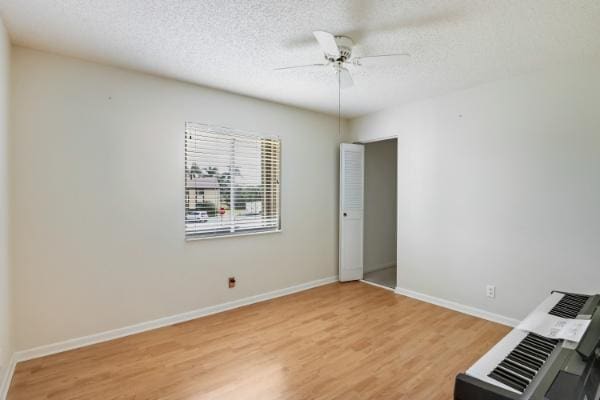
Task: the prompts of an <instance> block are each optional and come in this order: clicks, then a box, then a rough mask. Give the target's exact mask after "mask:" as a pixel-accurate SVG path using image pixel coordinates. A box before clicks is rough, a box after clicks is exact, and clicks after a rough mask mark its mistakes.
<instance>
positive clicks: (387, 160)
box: [363, 139, 398, 289]
mask: <svg viewBox="0 0 600 400" xmlns="http://www.w3.org/2000/svg"><path fill="white" fill-rule="evenodd" d="M364 152H365V154H364V168H365V172H364V174H365V175H364V177H365V178H364V184H365V190H364V225H363V236H364V241H363V268H364V278H363V280H365V281H367V282H368V283H373V284H376V285H379V286H383V287H386V288H391V289H395V288H396V272H397V271H396V251H397V247H398V246H397V242H396V232H397V229H396V227H397V226H396V225H397V218H396V208H397V205H398V200H397V173H398V167H397V166H398V161H397V160H398V159H397V157H398V140H397V139H388V140H381V141H376V142H369V143H366V144H364Z"/></svg>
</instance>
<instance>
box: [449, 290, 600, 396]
mask: <svg viewBox="0 0 600 400" xmlns="http://www.w3.org/2000/svg"><path fill="white" fill-rule="evenodd" d="M599 304H600V295H591V296H590V295H583V294H575V293H565V292H553V294H552V295H551V296H549V297H547V298H546V299H545V300H544V301H543V302H542V303H541V304H540V305H538V307H536V309H535V310H534V312H543V313H548V314H550V315H554V316H557V317H561V318H567V319H575V318H577V319H591V320H592V321H591V322H590V326H589V327H588V329H587V331H586V333H585V334H584V336H583V338H582V339H581V341H580V342H579V343H574V342H569V341H565V340H557V339H549V338H546V337H543V336H540V335H537V334H535V333H530V332H526V331H522V330H520V329H513V330H512V331H511V332H510V333H509V334H508V335H506V336H505V337H504V338H503V339H502V340H500V341H499V342H498V343H497V344H496V345H495V346H494V347H493V348H492V349H491V350H490V351H488V352H487V353H486V354H485V355H484V356H483V357H481V358H480V359H479V360H478V361H477V362H475V364H473V365H472V366H471V368H469V369H468V370H467V371H466V372H465V373H464V374H459V375H458V376H457V377H456V382H455V387H454V399H455V400H599V399H600V390H599V388H600V307H599Z"/></svg>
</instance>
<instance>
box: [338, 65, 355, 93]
mask: <svg viewBox="0 0 600 400" xmlns="http://www.w3.org/2000/svg"><path fill="white" fill-rule="evenodd" d="M338 74H340V76H339V80H340V87H341V88H342V89H347V88H350V87H352V86H354V80H353V79H352V75H350V71H348V70H347V69H346V68H343V67H341V68H340V69H338Z"/></svg>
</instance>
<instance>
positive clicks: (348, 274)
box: [339, 143, 365, 281]
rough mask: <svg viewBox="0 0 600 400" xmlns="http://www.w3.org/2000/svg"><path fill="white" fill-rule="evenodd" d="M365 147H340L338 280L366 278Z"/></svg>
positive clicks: (348, 144)
mask: <svg viewBox="0 0 600 400" xmlns="http://www.w3.org/2000/svg"><path fill="white" fill-rule="evenodd" d="M364 159H365V151H364V146H363V145H360V144H350V143H342V144H341V145H340V243H339V245H340V257H339V262H340V266H339V279H340V280H341V281H352V280H357V279H362V277H363V212H364V210H363V208H364V175H365V174H364Z"/></svg>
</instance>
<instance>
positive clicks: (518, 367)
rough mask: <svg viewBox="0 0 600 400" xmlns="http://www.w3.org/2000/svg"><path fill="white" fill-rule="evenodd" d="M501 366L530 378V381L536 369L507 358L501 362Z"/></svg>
mask: <svg viewBox="0 0 600 400" xmlns="http://www.w3.org/2000/svg"><path fill="white" fill-rule="evenodd" d="M500 366H501V367H503V368H505V369H508V370H509V371H512V372H516V373H517V374H519V375H521V376H522V377H524V378H527V379H529V381H531V380H532V379H533V377H534V376H535V372H534V371H531V370H529V369H527V368H524V367H522V366H521V365H519V364H518V363H516V362H514V361H511V360H509V359H505V360H504V361H502V362H501V363H500Z"/></svg>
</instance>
